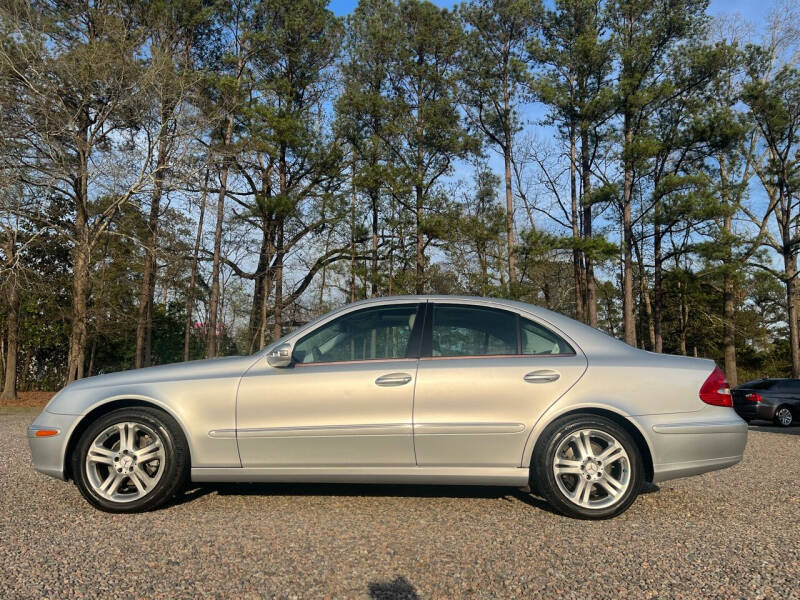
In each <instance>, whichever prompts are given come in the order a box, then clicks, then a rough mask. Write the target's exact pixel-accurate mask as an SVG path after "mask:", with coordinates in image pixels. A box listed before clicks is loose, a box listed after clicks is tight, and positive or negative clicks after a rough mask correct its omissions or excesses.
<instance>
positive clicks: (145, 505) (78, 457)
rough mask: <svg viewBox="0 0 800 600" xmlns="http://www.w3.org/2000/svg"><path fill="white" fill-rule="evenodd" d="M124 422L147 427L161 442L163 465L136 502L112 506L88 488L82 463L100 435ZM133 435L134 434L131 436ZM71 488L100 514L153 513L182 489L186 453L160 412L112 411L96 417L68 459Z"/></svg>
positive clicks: (175, 427) (186, 468) (171, 421)
mask: <svg viewBox="0 0 800 600" xmlns="http://www.w3.org/2000/svg"><path fill="white" fill-rule="evenodd" d="M125 422H134V423H139V424H141V425H144V426H146V427H149V428H150V429H151V430H152V431H154V432H156V433H157V435H158V436H159V437H160V438H161V440H162V442H163V447H164V461H163V462H164V464H163V465H160V466H161V467H163V472H162V473H161V476H160V478H159V479H158V481H157V482H156V483H155V484H154V485H153V487H152V488H151V489H150V490H147V493H146V494H145V495H144V496H142V497H141V498H138V499H136V500H131V501H127V502H116V501H114V500H109V499H107V498H104V497H102V496H101V495H100V494H99V493H98V492H97V491H95V489H94V488H93V487H92V485H91V483H90V481H89V475H88V474H87V468H86V462H87V454H88V451H89V447H90V445H91V444H92V442H93V441H94V440H95V438H97V436H99V435H100V434H101V433H103V431H105V430H106V429H108V428H109V427H111V426H113V425H115V424H118V423H125ZM134 435H135V434H134ZM71 463H72V464H71V466H72V474H73V478H74V480H75V485H76V486H77V487H78V489H79V490H80V492H81V494H83V497H84V498H86V499H87V500H88V501H89V502H90V503H91V504H92V505H93V506H95V507H97V508H99V509H100V510H103V511H106V512H112V513H134V512H144V511H148V510H153V509H155V508H158V507H159V506H162V505H163V504H165V503H167V502H169V501H170V500H171V499H172V498H174V497H175V496H176V495H177V494H178V493H180V492H182V491H183V489H184V487H185V486H186V482H187V480H188V475H189V467H190V464H189V450H188V445H187V443H186V439H185V437H184V435H183V431H181V428H180V426H179V425H178V423H177V422H176V421H175V419H173V418H172V417H171V416H170V415H168V414H167V413H165V412H164V411H161V410H158V409H155V408H150V407H131V408H121V409H118V410H114V411H112V412H110V413H108V414H105V415H103V416H101V417H99V418H98V419H97V420H96V421H94V422H93V423H91V424H90V425H89V427H87V428H86V430H85V431H84V432H83V434H82V435H81V437H80V440H79V441H78V443H77V445H76V447H75V451H74V452H73V453H72V457H71Z"/></svg>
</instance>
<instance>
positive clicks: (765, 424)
mask: <svg viewBox="0 0 800 600" xmlns="http://www.w3.org/2000/svg"><path fill="white" fill-rule="evenodd" d="M747 429H748V430H750V431H766V432H767V433H782V434H783V435H800V426H798V425H790V426H789V427H776V426H775V425H773V424H772V423H770V422H769V421H752V422H751V423H750V425H749V426H748V427H747Z"/></svg>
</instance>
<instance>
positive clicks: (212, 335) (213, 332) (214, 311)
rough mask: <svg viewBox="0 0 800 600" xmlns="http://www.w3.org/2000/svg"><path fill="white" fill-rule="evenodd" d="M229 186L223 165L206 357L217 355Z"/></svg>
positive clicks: (218, 199)
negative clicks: (223, 227)
mask: <svg viewBox="0 0 800 600" xmlns="http://www.w3.org/2000/svg"><path fill="white" fill-rule="evenodd" d="M227 187H228V165H227V161H226V164H225V165H223V167H222V171H221V172H220V176H219V195H218V196H217V222H216V228H215V230H214V258H213V261H212V264H211V294H210V296H209V299H208V331H207V332H206V358H214V357H215V356H216V355H217V345H218V344H217V341H218V339H217V338H218V332H217V322H218V318H219V315H218V311H219V271H220V259H221V256H222V221H223V219H224V218H225V194H226V193H227Z"/></svg>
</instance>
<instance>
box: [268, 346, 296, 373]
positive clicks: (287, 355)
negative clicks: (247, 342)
mask: <svg viewBox="0 0 800 600" xmlns="http://www.w3.org/2000/svg"><path fill="white" fill-rule="evenodd" d="M267 363H269V366H270V367H276V368H283V367H288V366H289V365H290V364H292V345H291V344H281V345H280V346H278V347H277V348H274V349H273V350H271V351H270V353H269V354H267Z"/></svg>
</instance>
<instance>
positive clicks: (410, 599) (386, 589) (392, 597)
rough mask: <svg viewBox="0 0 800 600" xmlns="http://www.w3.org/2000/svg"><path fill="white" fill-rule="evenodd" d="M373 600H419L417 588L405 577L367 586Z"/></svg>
mask: <svg viewBox="0 0 800 600" xmlns="http://www.w3.org/2000/svg"><path fill="white" fill-rule="evenodd" d="M367 590H368V591H369V597H370V598H372V600H417V599H418V598H419V594H417V590H416V588H415V587H414V586H413V585H411V584H410V583H409V582H408V580H407V579H406V578H405V577H403V576H398V577H395V578H394V579H392V580H391V581H373V582H370V584H369V585H368V586H367Z"/></svg>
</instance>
